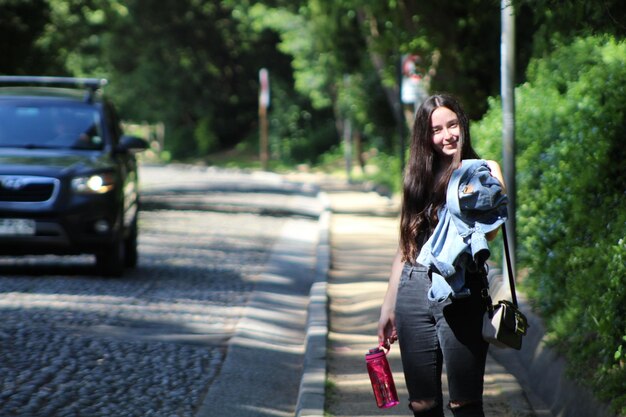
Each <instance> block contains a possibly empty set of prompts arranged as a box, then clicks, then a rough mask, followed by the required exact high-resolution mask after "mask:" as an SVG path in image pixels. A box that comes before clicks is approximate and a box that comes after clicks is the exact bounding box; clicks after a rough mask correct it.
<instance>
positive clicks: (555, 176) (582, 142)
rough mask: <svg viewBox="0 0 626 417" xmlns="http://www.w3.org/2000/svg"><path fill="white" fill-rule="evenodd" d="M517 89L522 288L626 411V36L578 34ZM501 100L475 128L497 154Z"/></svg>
mask: <svg viewBox="0 0 626 417" xmlns="http://www.w3.org/2000/svg"><path fill="white" fill-rule="evenodd" d="M527 80H528V81H527V82H526V83H525V84H523V85H521V86H519V87H518V88H517V89H516V152H517V153H516V166H517V187H518V188H517V225H518V245H519V254H518V256H519V260H520V264H521V265H522V266H525V267H527V268H528V271H529V274H528V278H527V279H526V281H525V282H524V284H523V285H524V287H525V289H526V291H527V294H528V295H529V298H530V299H531V301H532V303H533V304H534V305H535V307H536V308H537V309H538V311H539V312H540V314H541V315H542V317H543V318H544V320H545V322H546V325H547V328H548V331H549V336H550V340H551V341H552V343H553V345H554V346H555V347H557V348H558V349H559V350H560V351H561V352H562V353H563V354H564V355H565V356H566V357H567V359H568V363H569V364H570V367H569V368H570V372H571V375H573V376H574V377H575V378H577V379H579V380H580V381H583V382H585V383H587V384H589V385H590V386H591V387H592V388H593V389H594V390H595V392H596V393H597V395H598V396H599V397H600V398H601V399H604V400H606V401H610V402H611V403H612V406H613V408H614V409H615V410H616V411H618V412H620V413H624V414H626V266H625V265H626V236H625V235H626V137H625V136H626V117H625V116H626V115H625V113H626V106H625V105H624V104H625V103H626V42H624V41H620V42H618V41H615V40H614V39H612V38H609V37H588V38H579V39H576V40H575V41H573V42H572V43H570V44H568V45H559V46H557V47H556V48H555V50H554V52H553V53H552V54H551V55H550V56H547V57H545V58H542V59H536V60H534V61H532V62H531V63H530V65H529V69H528V73H527ZM501 114H502V113H501V106H500V102H499V100H497V99H491V100H490V110H489V111H488V113H487V114H486V115H485V117H484V118H483V120H481V121H480V122H479V123H476V124H475V125H474V126H473V130H472V135H473V139H474V142H475V143H476V147H477V148H478V150H479V151H480V153H481V154H482V155H484V156H486V157H490V158H494V159H501V158H500V155H501V141H502V139H501V138H502V135H501V129H502V123H501V117H502V116H501Z"/></svg>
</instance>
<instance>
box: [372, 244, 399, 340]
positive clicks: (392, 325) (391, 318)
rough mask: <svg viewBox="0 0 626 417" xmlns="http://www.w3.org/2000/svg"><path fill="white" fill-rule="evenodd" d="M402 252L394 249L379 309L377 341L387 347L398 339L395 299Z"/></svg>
mask: <svg viewBox="0 0 626 417" xmlns="http://www.w3.org/2000/svg"><path fill="white" fill-rule="evenodd" d="M403 266H404V262H402V252H401V251H400V248H398V250H397V251H396V256H395V257H394V258H393V264H392V266H391V274H390V275H389V284H388V285H387V292H386V293H385V298H384V300H383V305H382V307H381V309H380V319H379V320H378V343H380V344H382V345H383V346H385V348H387V349H389V345H390V344H391V343H393V342H395V341H396V340H398V333H397V332H396V313H395V310H396V299H397V296H398V284H399V283H400V275H401V274H402V267H403Z"/></svg>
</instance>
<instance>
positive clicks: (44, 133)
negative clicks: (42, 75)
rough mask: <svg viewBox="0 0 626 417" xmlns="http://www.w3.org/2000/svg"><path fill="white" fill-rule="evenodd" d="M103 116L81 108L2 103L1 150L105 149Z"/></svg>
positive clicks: (57, 104)
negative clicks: (11, 148)
mask: <svg viewBox="0 0 626 417" xmlns="http://www.w3.org/2000/svg"><path fill="white" fill-rule="evenodd" d="M101 130H102V129H101V120H100V113H99V112H98V111H97V110H96V109H94V108H93V107H90V106H86V105H77V104H71V103H68V104H62V103H43V104H33V103H32V102H30V103H27V104H25V103H20V102H19V101H9V102H0V147H18V148H31V149H37V148H50V149H54V148H61V149H85V150H98V149H102V148H103V145H104V143H103V138H102V131H101Z"/></svg>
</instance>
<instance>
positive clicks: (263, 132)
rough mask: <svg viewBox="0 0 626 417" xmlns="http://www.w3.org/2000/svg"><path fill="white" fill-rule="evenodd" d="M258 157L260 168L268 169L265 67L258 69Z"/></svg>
mask: <svg viewBox="0 0 626 417" xmlns="http://www.w3.org/2000/svg"><path fill="white" fill-rule="evenodd" d="M259 87H260V88H259V158H260V160H261V168H262V169H263V170H264V171H267V170H268V169H269V159H270V158H269V139H268V121H267V108H268V107H269V104H270V91H269V73H268V71H267V69H265V68H261V70H259Z"/></svg>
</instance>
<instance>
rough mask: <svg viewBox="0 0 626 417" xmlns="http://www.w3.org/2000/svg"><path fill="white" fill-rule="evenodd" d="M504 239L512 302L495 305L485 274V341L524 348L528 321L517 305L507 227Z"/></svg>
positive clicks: (499, 345) (495, 344)
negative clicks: (523, 338)
mask: <svg viewBox="0 0 626 417" xmlns="http://www.w3.org/2000/svg"><path fill="white" fill-rule="evenodd" d="M502 234H503V237H504V255H505V258H506V267H507V271H508V276H509V286H510V288H511V301H508V300H500V301H499V302H498V304H496V305H493V302H492V300H491V296H490V295H489V282H488V280H487V275H486V274H485V276H484V280H485V288H484V289H483V294H482V296H483V299H484V300H485V304H486V306H487V311H486V312H485V315H484V317H483V339H485V340H486V341H487V342H489V343H491V344H492V345H494V346H497V347H499V348H513V349H517V350H520V349H521V348H522V336H524V335H525V334H526V330H527V329H528V320H527V319H526V316H525V315H524V314H523V313H522V312H521V311H520V310H519V308H518V305H517V295H516V294H515V278H514V277H513V271H512V268H511V255H510V254H509V243H508V239H507V235H506V226H505V225H504V224H503V225H502Z"/></svg>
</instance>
